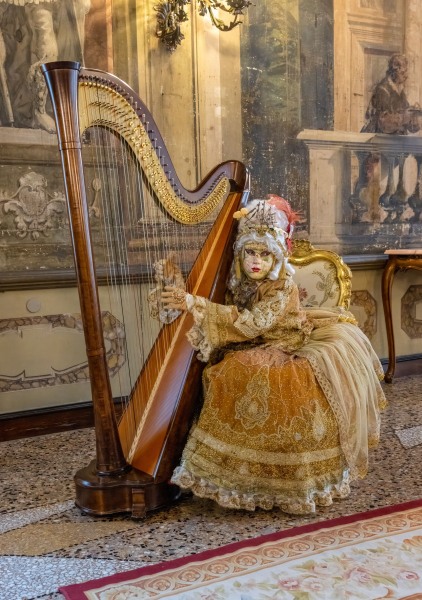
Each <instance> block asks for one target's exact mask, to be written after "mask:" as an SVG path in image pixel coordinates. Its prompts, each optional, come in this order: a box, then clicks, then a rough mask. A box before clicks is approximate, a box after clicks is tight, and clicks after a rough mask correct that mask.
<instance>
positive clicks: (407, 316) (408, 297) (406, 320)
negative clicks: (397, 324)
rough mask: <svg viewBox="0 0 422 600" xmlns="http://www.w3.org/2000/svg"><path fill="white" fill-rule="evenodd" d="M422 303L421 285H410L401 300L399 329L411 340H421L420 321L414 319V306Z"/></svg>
mask: <svg viewBox="0 0 422 600" xmlns="http://www.w3.org/2000/svg"><path fill="white" fill-rule="evenodd" d="M420 302H422V285H410V286H409V287H408V288H407V291H406V293H405V294H404V295H403V297H402V299H401V328H402V329H403V331H404V332H405V333H407V335H408V336H409V337H410V338H411V339H415V338H422V319H417V318H416V305H417V304H418V303H420Z"/></svg>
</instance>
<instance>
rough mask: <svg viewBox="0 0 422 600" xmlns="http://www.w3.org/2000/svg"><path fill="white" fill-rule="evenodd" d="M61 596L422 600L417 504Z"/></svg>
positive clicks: (80, 599) (96, 599) (420, 504)
mask: <svg viewBox="0 0 422 600" xmlns="http://www.w3.org/2000/svg"><path fill="white" fill-rule="evenodd" d="M60 591H61V593H62V594H63V595H64V596H65V598H67V599H68V600H87V599H88V600H138V599H139V600H140V599H143V598H154V599H157V600H158V599H161V598H167V599H168V598H173V599H177V600H269V599H276V600H342V599H348V600H352V599H353V600H381V598H388V599H389V600H422V500H416V501H412V502H408V503H406V504H400V505H397V506H391V507H388V508H382V509H378V510H372V511H369V512H366V513H361V514H357V515H352V516H348V517H340V518H338V519H334V520H331V521H325V522H323V523H313V524H309V525H305V526H302V527H295V528H293V529H289V530H285V531H283V532H280V533H272V534H269V535H266V536H262V537H259V538H256V539H254V540H247V541H244V542H237V543H235V544H230V545H228V546H223V547H221V548H218V549H216V550H210V551H206V552H203V553H201V554H198V555H196V556H190V557H186V558H181V559H177V560H174V561H169V562H164V563H160V564H159V565H154V566H149V567H144V568H140V569H135V570H133V571H128V572H125V573H119V574H116V575H113V576H110V577H105V578H103V579H99V580H96V581H90V582H87V583H82V584H76V585H71V586H65V587H63V588H61V589H60Z"/></svg>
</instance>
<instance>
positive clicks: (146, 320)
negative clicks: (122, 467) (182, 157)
mask: <svg viewBox="0 0 422 600" xmlns="http://www.w3.org/2000/svg"><path fill="white" fill-rule="evenodd" d="M82 89H83V90H84V95H85V96H86V100H85V102H86V103H87V107H86V110H87V112H88V114H89V122H90V123H92V124H95V123H96V122H99V123H100V125H99V126H97V125H94V126H92V127H90V128H89V130H90V132H91V152H92V154H93V159H92V162H93V163H95V164H94V165H93V169H94V177H95V179H97V178H98V179H99V180H101V181H102V182H103V183H102V185H101V186H100V189H99V192H98V195H99V198H100V201H101V206H100V208H101V217H102V226H101V227H100V236H101V242H100V244H101V245H102V247H103V248H104V252H105V262H106V266H105V271H106V273H107V291H106V294H105V293H104V292H105V290H102V291H103V294H102V297H104V296H105V295H107V296H108V305H109V311H110V313H111V314H112V315H116V316H117V317H118V318H119V320H121V322H122V325H123V329H124V336H123V337H122V338H121V339H120V340H119V343H121V344H123V345H124V348H125V355H126V360H125V364H124V365H123V368H118V367H119V365H117V368H114V369H110V375H111V383H112V388H113V395H114V396H116V395H117V396H120V398H122V399H123V401H124V402H123V406H122V410H128V409H129V410H130V414H131V416H132V417H133V419H134V424H133V428H134V430H136V424H137V422H138V421H139V420H140V419H141V418H142V414H143V411H144V410H145V407H146V404H147V403H148V394H147V393H146V391H145V393H144V390H143V389H141V390H140V393H139V394H138V396H139V397H140V401H139V402H138V403H137V404H136V405H135V406H133V404H131V398H130V390H131V389H132V388H133V386H134V385H135V383H136V381H137V379H138V374H139V371H140V370H142V367H143V365H144V364H145V362H146V359H147V357H148V354H149V351H150V349H151V347H152V345H153V343H154V342H155V340H156V339H157V336H158V334H159V333H160V331H161V330H162V332H161V336H160V338H159V342H158V344H157V355H158V357H159V361H160V362H161V364H163V363H164V361H165V357H166V353H167V349H168V348H169V347H170V345H171V343H172V338H171V329H170V328H168V327H167V326H165V325H162V324H161V325H160V324H158V323H157V322H156V321H153V320H152V319H151V318H150V316H149V308H148V303H147V294H148V291H149V290H150V289H151V288H153V287H156V286H157V282H156V281H155V279H154V269H153V265H154V263H155V262H156V261H158V260H160V259H166V258H173V260H174V262H175V263H176V265H177V266H178V267H179V268H180V269H181V270H182V273H183V276H184V278H185V281H187V291H189V292H193V291H195V290H194V284H195V281H196V279H197V275H198V273H199V271H200V270H201V269H202V268H203V262H204V261H203V260H202V261H197V263H196V264H195V269H194V271H195V272H194V273H193V272H190V271H191V267H192V263H193V262H194V260H195V259H196V257H197V255H198V253H199V251H200V249H201V248H204V247H205V252H203V256H204V260H205V259H206V255H207V248H209V246H210V244H211V243H212V240H210V239H209V236H208V232H209V229H210V227H211V225H212V223H213V221H214V219H215V218H216V216H217V214H218V212H219V210H220V209H221V207H222V202H220V203H219V205H218V206H217V207H216V208H215V209H214V210H213V211H212V214H211V215H210V216H209V217H207V219H206V223H200V224H198V225H195V226H189V225H187V226H182V225H181V224H180V223H178V222H176V221H175V219H174V218H173V217H171V216H169V215H168V213H167V212H166V210H165V209H164V208H163V207H162V206H161V207H160V204H159V200H160V199H159V198H157V197H156V190H155V189H154V187H153V185H152V183H151V179H150V177H151V174H150V173H149V172H148V168H147V167H145V169H143V167H142V165H141V161H138V159H137V157H136V156H135V152H134V151H133V149H132V148H131V147H129V145H128V143H127V142H126V141H125V139H124V137H123V135H121V133H120V132H121V131H122V130H123V129H124V127H125V119H127V118H128V117H127V116H126V115H125V114H123V115H121V114H120V113H121V112H122V109H121V104H119V102H115V101H114V96H113V94H111V95H110V98H108V102H109V103H110V102H112V103H113V109H112V110H111V112H112V113H113V114H114V115H115V116H116V121H118V120H119V119H121V121H120V122H119V126H118V127H114V126H113V125H110V126H108V125H107V123H108V122H109V121H110V108H109V107H108V108H107V110H105V111H104V113H103V110H102V101H101V98H100V93H101V94H102V93H103V91H101V92H100V91H99V88H98V87H97V86H92V87H90V86H82ZM134 110H135V111H138V107H137V106H136V105H135V106H134ZM131 118H132V117H131ZM140 123H142V126H143V127H144V129H145V130H146V132H147V133H148V134H149V138H150V141H151V144H152V147H153V150H154V151H155V153H156V156H157V157H158V161H159V163H160V164H162V163H163V162H164V158H163V157H164V156H165V153H163V152H162V148H161V146H160V145H159V143H158V142H157V139H156V138H154V135H153V132H151V127H150V123H149V122H148V120H147V118H146V117H145V115H141V118H140ZM170 185H171V186H172V187H173V188H174V189H177V187H176V182H175V180H174V178H173V177H171V178H170ZM189 275H190V276H189ZM163 328H164V329H163ZM115 335H118V336H119V335H120V332H119V331H116V332H115ZM117 360H118V361H119V360H121V356H120V355H119V356H118V359H117ZM152 378H153V372H152V371H150V369H149V368H146V372H145V377H144V379H142V381H141V387H143V388H145V390H151V389H152V387H153V385H154V381H153V379H152ZM116 390H118V392H117V393H116ZM125 432H126V433H125ZM125 432H123V434H125V435H127V436H128V439H127V440H126V441H125V443H124V446H126V447H130V445H131V441H132V440H131V439H129V438H130V437H131V434H130V431H129V430H128V429H127V430H125ZM122 442H123V440H122Z"/></svg>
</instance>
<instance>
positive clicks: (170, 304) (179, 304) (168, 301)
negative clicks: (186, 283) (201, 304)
mask: <svg viewBox="0 0 422 600" xmlns="http://www.w3.org/2000/svg"><path fill="white" fill-rule="evenodd" d="M186 296H187V292H186V291H185V290H183V289H182V288H178V287H174V286H173V285H166V286H165V288H164V291H162V292H161V302H162V304H163V307H164V308H165V309H172V310H187V306H186Z"/></svg>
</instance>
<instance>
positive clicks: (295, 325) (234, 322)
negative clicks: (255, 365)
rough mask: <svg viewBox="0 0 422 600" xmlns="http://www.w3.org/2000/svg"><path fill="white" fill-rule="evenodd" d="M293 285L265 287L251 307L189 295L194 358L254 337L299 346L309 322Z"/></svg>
mask: <svg viewBox="0 0 422 600" xmlns="http://www.w3.org/2000/svg"><path fill="white" fill-rule="evenodd" d="M296 291H297V288H296V286H295V285H294V283H293V282H292V281H290V280H287V281H286V283H285V284H284V285H283V287H282V288H280V287H277V286H273V287H272V288H271V287H269V288H268V289H267V290H266V291H265V293H264V294H263V295H261V294H260V295H259V296H258V298H259V299H257V301H256V303H254V304H252V307H251V309H243V310H241V311H240V310H238V309H237V307H236V306H224V305H221V304H214V303H213V302H210V301H209V300H207V299H206V298H202V297H200V296H192V295H189V296H188V298H187V308H188V310H189V311H190V312H191V313H192V315H193V319H194V326H193V327H192V329H191V330H190V331H189V333H188V339H189V341H190V343H191V344H192V346H193V348H195V350H198V352H199V354H198V358H199V359H200V360H202V361H208V360H209V358H210V356H211V353H212V352H213V351H214V350H216V349H218V348H222V347H224V346H226V345H228V344H232V343H236V342H246V341H253V340H256V341H258V343H265V342H271V343H274V342H276V344H277V346H280V347H284V346H285V349H286V351H293V350H294V349H295V348H297V347H300V346H301V345H302V344H303V343H304V341H305V340H306V339H307V337H308V336H309V334H310V332H311V330H312V325H311V324H310V322H308V321H307V320H306V315H305V313H304V312H303V311H302V310H301V309H300V308H299V304H298V296H297V294H296V293H295V292H296Z"/></svg>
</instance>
